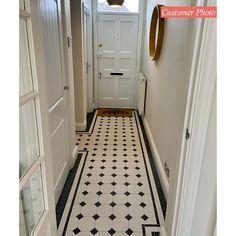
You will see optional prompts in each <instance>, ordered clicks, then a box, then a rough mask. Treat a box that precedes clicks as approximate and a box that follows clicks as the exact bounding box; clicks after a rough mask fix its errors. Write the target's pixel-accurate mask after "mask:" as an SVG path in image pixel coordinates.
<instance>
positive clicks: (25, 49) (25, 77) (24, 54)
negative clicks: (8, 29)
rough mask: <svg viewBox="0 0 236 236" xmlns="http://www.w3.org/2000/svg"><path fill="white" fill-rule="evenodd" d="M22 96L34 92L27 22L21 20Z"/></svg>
mask: <svg viewBox="0 0 236 236" xmlns="http://www.w3.org/2000/svg"><path fill="white" fill-rule="evenodd" d="M19 68H20V96H22V95H24V94H26V93H28V92H30V91H32V90H33V83H32V73H31V64H30V52H29V43H28V36H27V26H26V20H24V19H20V66H19Z"/></svg>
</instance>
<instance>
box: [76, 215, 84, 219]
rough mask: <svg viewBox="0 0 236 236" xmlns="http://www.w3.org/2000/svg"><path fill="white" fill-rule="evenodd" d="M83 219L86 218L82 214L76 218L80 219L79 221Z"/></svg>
mask: <svg viewBox="0 0 236 236" xmlns="http://www.w3.org/2000/svg"><path fill="white" fill-rule="evenodd" d="M83 217H84V216H83V215H82V214H79V215H77V216H76V218H77V219H79V220H80V219H82V218H83Z"/></svg>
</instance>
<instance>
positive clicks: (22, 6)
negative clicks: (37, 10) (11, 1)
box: [19, 0, 25, 9]
mask: <svg viewBox="0 0 236 236" xmlns="http://www.w3.org/2000/svg"><path fill="white" fill-rule="evenodd" d="M19 6H20V9H25V3H24V0H20V3H19Z"/></svg>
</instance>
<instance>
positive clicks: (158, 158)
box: [142, 117, 169, 199]
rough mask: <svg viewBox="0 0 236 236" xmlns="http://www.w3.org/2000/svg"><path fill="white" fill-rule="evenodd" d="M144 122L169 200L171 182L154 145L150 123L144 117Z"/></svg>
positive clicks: (163, 187)
mask: <svg viewBox="0 0 236 236" xmlns="http://www.w3.org/2000/svg"><path fill="white" fill-rule="evenodd" d="M142 120H143V124H144V128H145V131H146V134H147V138H148V141H149V144H150V147H151V151H152V155H153V157H154V161H155V163H156V166H157V171H158V174H159V176H160V181H161V185H162V189H163V191H164V194H165V197H166V199H167V196H168V192H169V182H168V179H167V176H166V174H165V170H164V168H163V165H162V163H161V159H160V156H159V154H158V151H157V148H156V145H155V143H154V140H153V137H152V133H151V130H150V128H149V125H148V123H147V121H146V119H145V118H144V117H142Z"/></svg>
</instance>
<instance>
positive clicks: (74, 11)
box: [71, 0, 86, 130]
mask: <svg viewBox="0 0 236 236" xmlns="http://www.w3.org/2000/svg"><path fill="white" fill-rule="evenodd" d="M81 6H82V5H81V0H71V28H72V41H73V44H72V48H73V68H74V86H75V87H74V88H75V123H76V129H77V130H85V128H86V109H85V108H86V107H85V106H84V103H85V102H86V100H85V99H86V94H85V93H86V85H85V81H84V78H83V50H82V48H83V47H82V45H83V39H82V9H81Z"/></svg>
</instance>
